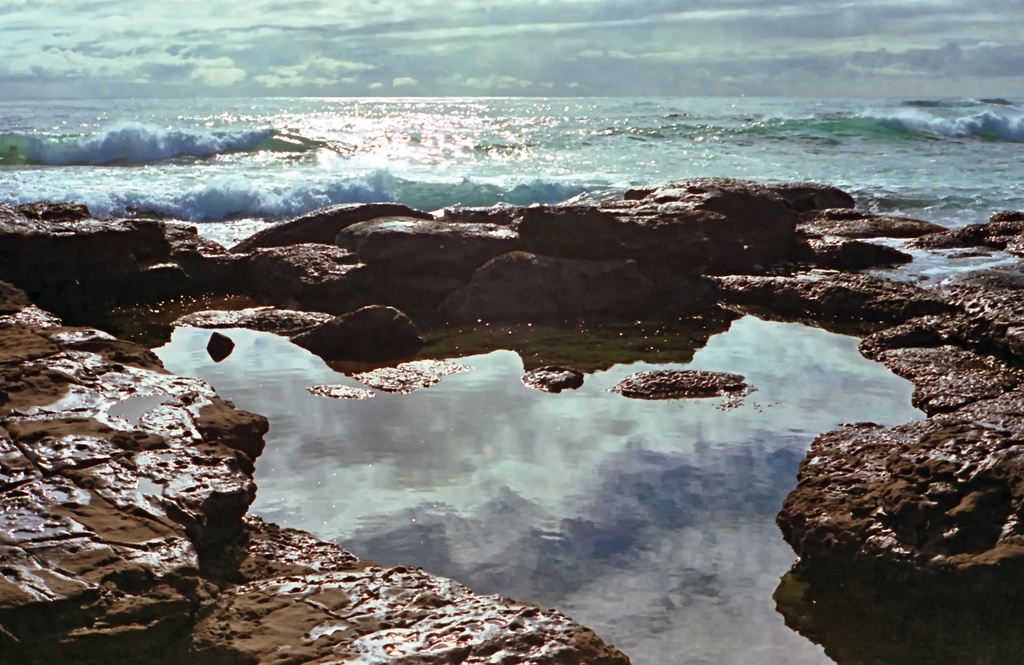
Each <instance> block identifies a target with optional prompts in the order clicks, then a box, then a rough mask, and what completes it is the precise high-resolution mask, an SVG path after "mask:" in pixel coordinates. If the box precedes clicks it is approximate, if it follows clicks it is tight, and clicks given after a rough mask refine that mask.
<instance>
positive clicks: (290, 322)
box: [173, 307, 334, 337]
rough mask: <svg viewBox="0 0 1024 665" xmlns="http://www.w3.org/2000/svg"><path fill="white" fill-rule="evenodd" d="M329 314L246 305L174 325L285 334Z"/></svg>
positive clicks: (325, 318) (203, 313)
mask: <svg viewBox="0 0 1024 665" xmlns="http://www.w3.org/2000/svg"><path fill="white" fill-rule="evenodd" d="M332 318H334V317H333V316H331V315H330V314H327V313H326V312H303V311H300V310H294V309H277V308H274V307H249V308H246V309H237V310H219V309H214V310H203V311H201V312H193V313H192V314H187V315H185V316H183V317H181V318H179V319H177V320H176V321H175V322H174V324H173V325H175V326H192V327H193V328H248V329H249V330H258V331H261V332H271V333H275V334H277V335H283V336H285V337H291V336H292V335H298V334H299V333H303V332H306V331H307V330H312V329H313V328H315V327H317V326H318V325H320V324H321V323H324V322H326V321H330V320H331V319H332Z"/></svg>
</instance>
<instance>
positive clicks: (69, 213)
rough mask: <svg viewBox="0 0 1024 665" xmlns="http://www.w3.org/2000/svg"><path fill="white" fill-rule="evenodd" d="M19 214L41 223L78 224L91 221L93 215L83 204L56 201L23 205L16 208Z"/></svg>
mask: <svg viewBox="0 0 1024 665" xmlns="http://www.w3.org/2000/svg"><path fill="white" fill-rule="evenodd" d="M15 210H16V211H17V214H19V215H21V216H22V217H24V218H26V219H34V220H38V221H40V222H77V221H81V220H85V219H91V218H92V213H90V212H89V208H88V207H87V206H85V205H82V204H81V203H67V202H63V201H60V202H55V201H37V202H35V203H23V204H21V205H19V206H16V207H15Z"/></svg>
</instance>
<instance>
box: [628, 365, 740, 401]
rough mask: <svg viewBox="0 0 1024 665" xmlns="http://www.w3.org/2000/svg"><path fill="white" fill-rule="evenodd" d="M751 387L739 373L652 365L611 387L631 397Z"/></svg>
mask: <svg viewBox="0 0 1024 665" xmlns="http://www.w3.org/2000/svg"><path fill="white" fill-rule="evenodd" d="M749 389H750V387H749V386H748V385H747V384H746V383H745V381H744V378H743V377H742V376H740V375H739V374H730V373H728V372H708V371H704V370H689V369H655V370H650V371H647V372H639V373H637V374H633V375H632V376H629V377H627V378H625V379H623V380H622V381H620V382H619V383H618V385H616V386H615V387H614V388H612V390H613V391H615V392H617V393H619V394H620V395H623V396H624V397H632V398H634V399H681V398H690V397H720V396H723V395H733V394H738V393H744V392H746V391H748V390H749Z"/></svg>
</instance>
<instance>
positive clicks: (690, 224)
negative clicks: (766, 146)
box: [518, 179, 797, 275]
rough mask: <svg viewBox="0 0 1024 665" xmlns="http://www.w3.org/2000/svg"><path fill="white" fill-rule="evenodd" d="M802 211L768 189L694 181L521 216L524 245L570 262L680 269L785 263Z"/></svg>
mask: <svg viewBox="0 0 1024 665" xmlns="http://www.w3.org/2000/svg"><path fill="white" fill-rule="evenodd" d="M796 221H797V213H796V211H795V210H794V209H793V208H792V207H791V205H790V203H789V202H787V200H786V199H785V198H783V197H782V196H780V195H779V194H778V193H777V192H775V191H774V190H772V189H771V188H770V187H767V186H764V185H759V184H757V183H752V182H746V181H739V180H728V179H696V180H687V181H680V182H673V183H668V184H666V185H664V186H661V187H657V188H652V189H645V190H630V192H627V195H626V201H624V202H623V204H622V205H617V206H606V207H605V208H601V209H599V208H595V207H593V206H537V207H530V208H525V209H523V211H522V216H521V217H520V219H519V221H518V230H519V237H520V246H521V248H522V249H524V250H526V251H530V252H535V253H537V254H542V255H548V256H556V257H563V258H573V259H588V260H609V259H635V260H637V261H640V262H643V263H658V264H665V265H669V266H672V267H673V268H674V269H675V270H677V271H678V272H680V273H683V274H690V275H692V274H698V273H705V274H730V273H748V272H761V271H763V270H764V269H765V268H767V267H768V266H771V265H773V264H776V263H781V262H788V261H790V260H792V258H793V252H794V250H795V243H796V240H795V228H796Z"/></svg>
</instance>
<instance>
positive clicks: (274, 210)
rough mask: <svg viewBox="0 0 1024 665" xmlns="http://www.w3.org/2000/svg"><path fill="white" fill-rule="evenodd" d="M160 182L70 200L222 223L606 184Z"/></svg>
mask: <svg viewBox="0 0 1024 665" xmlns="http://www.w3.org/2000/svg"><path fill="white" fill-rule="evenodd" d="M158 187H159V186H158ZM158 187H157V188H150V189H137V188H133V187H131V186H129V187H124V188H118V189H117V191H110V190H107V191H93V192H90V193H81V192H79V193H76V194H74V195H73V196H74V198H69V199H68V200H74V201H76V202H79V203H85V204H86V205H88V206H89V209H90V210H91V211H92V213H93V215H95V216H98V217H122V216H140V217H147V216H156V217H160V218H166V219H180V220H188V221H192V222H215V221H226V220H233V219H252V218H258V219H268V220H277V219H287V218H289V217H294V216H297V215H301V214H304V213H307V212H310V211H313V210H316V209H318V208H323V207H326V206H330V205H336V204H339V203H375V202H384V201H394V202H398V203H404V204H406V205H409V206H411V207H413V208H417V209H420V210H437V209H439V208H444V207H450V206H456V205H458V206H492V205H496V204H501V203H505V204H510V205H519V206H524V205H530V204H533V203H548V204H552V203H561V202H563V201H566V200H568V199H571V198H573V197H575V196H579V195H581V194H586V193H587V192H592V191H599V190H601V189H602V188H603V187H606V185H603V184H590V185H587V184H581V183H571V182H558V181H548V180H533V181H525V182H518V183H511V182H510V183H503V184H493V183H486V182H479V181H476V180H473V179H469V178H467V179H463V180H461V181H458V182H452V183H444V182H424V181H416V180H408V179H404V178H399V177H397V176H395V175H393V174H392V173H391V172H390V171H387V170H379V171H375V172H372V173H370V174H368V175H366V176H364V177H362V178H351V179H338V180H330V181H325V182H301V181H297V182H292V183H288V184H284V185H274V186H268V185H267V184H266V183H265V182H264V183H260V182H257V181H254V180H252V179H247V178H244V177H240V176H233V177H222V178H219V179H217V178H215V179H211V180H210V181H207V182H203V183H201V184H197V185H194V186H192V187H189V188H177V187H172V186H171V187H167V188H166V189H164V190H161V189H159V188H158ZM26 194H27V193H26ZM69 196H72V195H71V194H69ZM37 198H41V197H32V196H30V195H23V196H21V197H17V198H13V199H11V200H8V201H6V202H9V203H24V202H28V201H31V200H35V199H37ZM55 198H62V197H55ZM22 199H24V200H22ZM0 200H2V197H0Z"/></svg>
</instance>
